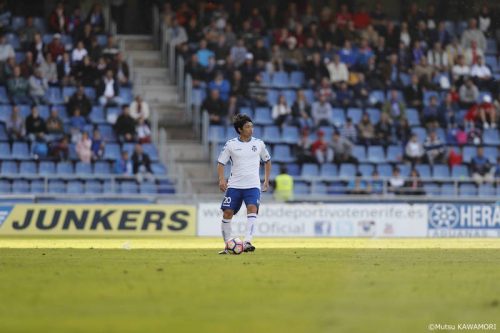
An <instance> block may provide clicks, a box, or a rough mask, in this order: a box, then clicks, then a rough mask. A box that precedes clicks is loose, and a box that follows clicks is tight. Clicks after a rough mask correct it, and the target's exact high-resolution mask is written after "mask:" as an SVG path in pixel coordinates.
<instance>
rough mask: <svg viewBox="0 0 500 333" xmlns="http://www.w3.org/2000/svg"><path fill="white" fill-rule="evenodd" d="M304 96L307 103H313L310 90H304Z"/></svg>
mask: <svg viewBox="0 0 500 333" xmlns="http://www.w3.org/2000/svg"><path fill="white" fill-rule="evenodd" d="M304 96H305V97H306V100H307V103H309V104H312V103H314V91H313V90H312V89H305V90H304Z"/></svg>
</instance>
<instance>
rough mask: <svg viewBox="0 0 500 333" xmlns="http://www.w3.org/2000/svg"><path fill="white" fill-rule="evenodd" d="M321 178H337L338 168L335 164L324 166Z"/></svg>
mask: <svg viewBox="0 0 500 333" xmlns="http://www.w3.org/2000/svg"><path fill="white" fill-rule="evenodd" d="M320 176H321V177H322V178H325V179H329V178H335V177H337V166H336V165H335V164H333V163H325V164H322V165H321V170H320Z"/></svg>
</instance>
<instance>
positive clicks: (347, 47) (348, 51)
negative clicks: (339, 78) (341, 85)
mask: <svg viewBox="0 0 500 333" xmlns="http://www.w3.org/2000/svg"><path fill="white" fill-rule="evenodd" d="M339 56H340V61H341V62H343V63H345V64H346V66H347V67H348V68H349V69H350V68H351V67H352V66H354V65H355V64H356V61H357V59H358V54H357V52H356V50H355V49H353V48H352V45H351V41H349V40H346V41H345V43H344V47H343V48H342V49H340V51H339Z"/></svg>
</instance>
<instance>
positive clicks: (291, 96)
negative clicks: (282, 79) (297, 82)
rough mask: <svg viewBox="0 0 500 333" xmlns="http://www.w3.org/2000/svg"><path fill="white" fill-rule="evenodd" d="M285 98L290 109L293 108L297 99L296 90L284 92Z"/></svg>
mask: <svg viewBox="0 0 500 333" xmlns="http://www.w3.org/2000/svg"><path fill="white" fill-rule="evenodd" d="M283 96H285V100H286V103H287V105H288V106H289V107H292V105H293V103H295V100H296V99H297V93H296V92H295V90H291V89H287V90H284V91H283Z"/></svg>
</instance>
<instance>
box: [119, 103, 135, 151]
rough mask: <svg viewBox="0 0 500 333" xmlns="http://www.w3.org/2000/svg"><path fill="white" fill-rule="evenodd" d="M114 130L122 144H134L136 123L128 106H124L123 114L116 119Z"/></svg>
mask: <svg viewBox="0 0 500 333" xmlns="http://www.w3.org/2000/svg"><path fill="white" fill-rule="evenodd" d="M114 129H115V133H116V135H117V136H118V139H119V140H120V142H133V141H134V140H135V136H136V132H135V121H134V119H133V118H132V117H131V116H130V109H129V106H128V105H123V106H122V113H121V114H120V115H119V116H118V118H117V119H116V123H115V125H114Z"/></svg>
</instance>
